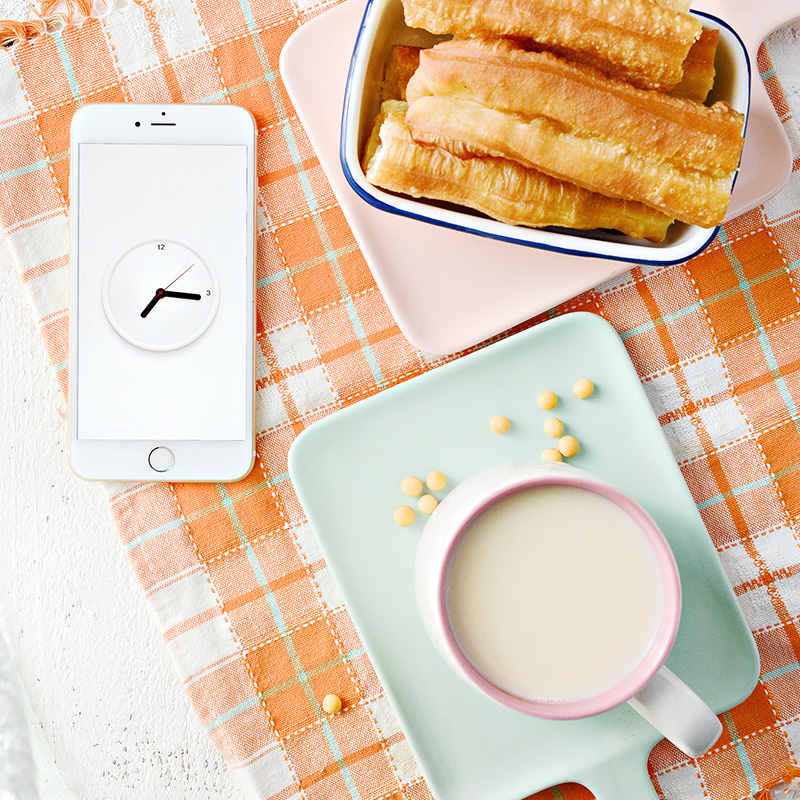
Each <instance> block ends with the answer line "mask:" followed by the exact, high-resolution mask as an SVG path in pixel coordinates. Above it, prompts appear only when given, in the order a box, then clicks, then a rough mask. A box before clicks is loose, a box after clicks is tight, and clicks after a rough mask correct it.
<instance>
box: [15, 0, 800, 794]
mask: <svg viewBox="0 0 800 800" xmlns="http://www.w3.org/2000/svg"><path fill="white" fill-rule="evenodd" d="M322 11H324V6H323V5H317V4H315V3H314V2H313V0H310V2H309V3H308V4H304V1H303V0H240V3H218V2H216V1H215V0H137V2H135V3H134V4H132V5H130V6H129V7H128V8H126V9H124V10H114V11H112V12H110V13H108V14H107V15H105V16H103V17H100V18H96V19H94V18H92V19H88V20H86V21H85V22H84V23H83V24H81V25H80V26H77V27H76V26H67V27H66V28H64V29H63V30H62V31H60V32H56V33H53V34H46V35H38V36H37V35H36V33H37V32H38V30H39V28H37V27H36V26H29V27H28V28H23V31H24V30H29V31H33V34H32V38H30V39H29V40H26V39H27V36H26V35H21V36H20V41H18V42H17V43H16V44H15V45H14V46H12V47H9V48H7V52H4V53H0V226H2V234H3V239H4V242H5V246H7V247H9V248H10V251H11V254H12V257H13V259H14V261H15V263H16V265H17V266H18V268H19V274H20V277H21V279H22V281H23V283H24V284H25V286H26V287H27V289H28V292H29V294H30V299H31V305H32V308H33V310H34V314H35V316H36V318H37V320H38V323H39V327H40V329H41V333H42V336H43V340H44V344H45V347H46V350H47V352H48V354H49V358H50V361H51V363H52V366H53V372H54V375H55V377H56V379H57V380H58V381H59V383H60V385H61V387H62V390H63V391H64V392H66V385H67V381H66V376H67V370H68V361H67V315H68V310H67V292H68V279H67V271H68V267H67V264H68V236H67V230H68V226H67V214H68V206H69V197H68V190H69V187H68V163H69V161H68V147H69V122H70V119H71V117H72V114H73V112H74V111H75V109H76V108H78V107H79V106H80V105H82V104H83V103H89V102H109V101H137V102H149V101H158V102H206V103H208V102H212V103H213V102H219V103H237V104H241V105H243V106H245V107H246V108H248V109H249V110H250V111H251V112H252V113H253V114H254V116H255V118H256V120H257V124H258V133H259V147H258V214H259V216H258V276H257V277H258V289H257V313H258V324H257V337H258V348H257V350H258V357H257V429H258V438H257V452H258V457H257V462H256V466H255V468H254V469H253V471H252V473H251V474H250V475H249V476H248V477H247V478H246V479H244V480H242V481H241V482H238V483H234V484H216V485H214V484H201V485H194V484H192V485H170V484H163V483H145V484H138V485H110V486H107V490H108V493H109V502H110V505H111V509H112V512H113V515H114V518H115V520H116V523H117V525H118V528H119V533H120V537H121V540H122V545H123V547H124V548H125V550H126V552H127V554H128V556H129V558H130V563H131V566H132V568H133V570H134V572H135V574H136V576H137V577H138V580H139V582H140V583H141V587H142V590H143V591H144V593H145V594H146V596H147V599H148V601H149V603H150V605H151V607H152V609H153V611H154V613H155V616H156V618H157V620H158V623H159V625H160V628H161V631H162V632H163V637H164V642H165V645H166V647H167V649H168V650H169V652H170V653H171V655H172V656H173V658H174V662H175V665H176V668H177V671H178V673H179V675H180V677H181V678H182V680H183V682H184V685H185V688H186V691H187V692H188V694H189V696H190V698H191V700H192V702H193V704H194V707H195V709H196V711H197V716H198V719H199V724H200V725H202V726H203V728H204V729H205V730H206V731H207V732H208V735H209V736H210V737H211V738H212V739H213V741H214V743H215V744H216V745H217V747H218V748H219V750H220V751H221V752H222V754H223V755H224V757H225V759H226V760H227V762H228V764H229V765H230V767H231V769H232V770H233V771H234V773H235V774H236V776H237V777H238V778H239V783H240V785H241V787H242V789H243V792H244V795H245V796H246V797H248V798H261V799H262V800H266V799H267V798H273V799H274V800H279V799H280V800H290V798H300V797H302V798H307V800H336V799H337V798H351V799H352V798H358V800H378V799H379V798H380V799H382V800H388V798H398V799H399V798H405V800H423V798H429V797H430V792H429V791H428V789H427V787H426V785H425V782H424V780H423V779H422V777H421V775H420V774H419V770H418V768H417V766H416V764H415V762H414V759H413V757H412V756H411V754H410V752H409V748H408V745H407V742H406V740H405V739H404V736H403V732H402V731H401V730H400V728H399V726H398V723H397V721H396V719H395V717H394V715H393V712H392V710H391V708H390V707H389V705H388V703H387V700H386V698H385V696H384V694H383V692H382V688H381V685H380V683H379V681H378V679H377V677H376V675H375V673H374V671H373V668H372V666H371V663H370V659H369V655H368V654H367V653H366V652H365V650H364V647H363V646H362V644H361V642H360V640H359V636H358V633H357V632H356V630H355V629H354V627H353V625H352V623H351V620H350V618H349V616H348V611H347V608H346V607H345V605H344V603H343V601H342V599H341V595H340V593H339V590H338V588H337V584H336V582H335V580H334V577H333V576H332V575H331V574H330V571H329V569H328V567H327V565H326V563H325V561H324V559H323V557H322V554H321V552H320V549H319V546H318V544H317V542H316V540H315V538H314V533H313V531H312V530H311V529H310V528H309V525H308V523H307V521H306V519H305V517H304V514H303V509H302V508H301V507H300V505H299V504H298V501H297V497H296V495H295V493H294V490H293V487H292V484H291V482H290V480H289V478H288V474H287V452H288V450H289V446H290V445H291V443H292V441H293V440H294V439H295V437H296V436H297V435H298V433H299V432H300V431H301V430H303V429H304V428H305V427H307V426H308V425H310V424H312V423H313V422H314V421H315V420H317V419H320V418H321V417H324V416H326V415H327V414H330V413H332V412H335V411H336V410H337V409H340V408H342V407H343V406H347V405H349V404H352V403H355V402H357V401H359V400H360V399H362V398H365V397H368V396H370V395H373V394H375V393H377V392H380V391H382V390H384V389H386V388H388V387H391V386H392V385H394V384H395V383H398V382H400V381H404V380H407V379H409V378H413V377H414V376H415V375H417V374H419V373H422V372H425V371H428V370H430V369H433V368H436V367H437V366H439V365H440V364H441V363H443V362H444V361H447V360H448V359H449V358H454V357H457V355H458V354H456V355H454V356H448V357H432V356H430V355H429V354H425V353H422V352H420V351H418V350H417V349H416V348H415V347H414V346H412V345H411V344H410V343H409V342H408V341H407V340H406V339H405V338H404V336H403V335H402V333H401V331H400V330H399V329H398V327H397V325H396V323H395V321H394V320H393V319H392V317H391V315H390V313H389V312H388V310H387V307H386V305H385V304H384V301H383V299H382V297H381V294H380V292H379V291H378V289H377V288H376V285H375V283H374V281H373V278H372V276H371V274H370V271H369V269H368V268H367V266H366V265H365V263H364V260H363V258H362V256H361V254H360V252H359V248H358V246H357V244H356V242H355V241H354V239H353V236H352V233H351V232H350V230H349V228H348V226H347V224H346V222H345V220H344V218H343V216H342V212H341V210H340V208H339V206H338V204H337V202H336V199H335V198H334V196H333V195H332V192H331V189H330V187H329V185H328V182H327V180H326V178H325V175H324V174H323V173H322V171H321V169H320V166H319V163H318V161H317V159H316V157H315V154H314V152H313V151H312V148H311V147H310V145H309V142H308V140H307V138H306V135H305V133H304V131H303V129H302V127H301V125H300V124H299V122H298V120H297V117H296V115H295V113H294V110H293V108H292V105H291V102H290V100H289V98H288V96H287V94H286V91H285V89H284V87H283V84H282V82H281V78H280V75H279V73H278V56H279V53H280V50H281V48H282V46H283V44H284V43H285V42H286V40H287V38H288V37H289V36H290V35H291V34H292V33H293V32H294V31H295V30H297V28H298V27H299V26H300V25H302V24H303V23H304V22H305V21H307V20H308V19H310V18H311V17H314V16H316V15H318V14H319V13H321V12H322ZM0 29H2V24H0ZM15 30H17V31H19V30H20V27H19V26H17V28H16V29H15ZM11 38H12V39H13V38H14V37H13V36H12V37H11ZM799 52H800V44H798V42H797V41H795V39H794V36H793V35H792V34H791V32H789V33H784V34H782V35H780V36H778V37H773V38H772V39H771V40H770V45H769V48H768V49H764V48H762V51H761V54H760V61H759V69H760V72H761V76H762V78H763V79H764V80H765V81H766V83H767V86H768V88H769V91H770V93H771V96H772V99H773V102H774V103H775V105H776V108H777V111H778V113H779V115H780V116H781V118H782V120H783V122H784V124H785V127H786V130H787V132H788V133H789V135H790V138H791V140H792V144H793V147H794V152H795V156H796V157H797V156H800V136H798V128H797V125H796V123H795V122H794V120H793V119H792V115H791V113H790V109H789V105H788V104H787V101H786V98H785V96H784V94H783V93H782V91H781V87H780V83H779V79H778V76H777V75H776V72H775V69H774V68H773V65H772V62H771V60H770V58H771V55H770V54H772V57H773V58H776V59H777V57H778V56H780V57H781V58H782V59H783V62H784V63H787V64H789V63H791V60H792V59H796V58H797V55H798V53H799ZM320 68H321V69H322V68H324V65H320ZM799 282H800V169H798V164H797V162H796V163H795V172H794V173H793V175H792V176H791V178H790V180H789V182H788V185H787V186H786V188H785V189H784V190H783V191H782V192H781V193H780V194H779V195H778V196H777V197H775V198H774V199H772V200H770V201H769V202H768V203H766V205H764V206H763V207H761V208H759V209H756V210H754V211H752V212H749V213H748V214H746V215H744V216H743V217H740V218H738V219H736V220H734V221H733V222H731V223H730V224H727V225H726V226H725V227H724V229H723V230H721V231H720V233H719V236H718V237H717V239H716V240H715V241H714V242H713V244H712V245H711V246H710V247H709V248H708V249H707V250H706V251H705V252H704V253H702V254H701V255H699V256H698V257H696V258H694V259H693V260H691V261H689V262H688V263H685V264H679V265H676V266H667V267H652V268H650V267H648V268H645V267H635V268H633V269H632V270H630V271H629V272H627V273H625V274H624V275H622V276H620V277H619V278H617V279H615V280H613V281H611V282H609V283H606V284H605V285H602V286H598V287H596V288H595V289H594V290H592V291H589V292H587V293H585V294H583V295H581V296H580V297H577V298H575V299H574V300H572V301H571V302H569V303H567V304H565V305H564V306H562V307H559V308H557V309H554V310H553V311H552V312H551V313H550V314H549V315H545V316H552V315H557V314H564V313H568V312H571V311H576V310H583V311H591V312H593V313H596V314H600V315H602V316H603V317H605V318H606V319H607V320H609V321H610V322H611V323H612V325H613V326H614V327H615V329H616V330H617V331H618V333H619V335H620V336H621V337H622V339H623V341H624V343H625V345H626V347H627V349H628V352H629V353H630V356H631V359H632V361H633V363H634V364H635V366H636V368H637V370H638V373H639V375H640V378H641V381H642V383H643V385H644V387H645V388H646V390H647V393H648V396H649V398H650V401H651V403H652V405H653V408H654V410H655V413H656V414H657V415H658V418H659V420H660V422H661V424H662V426H663V430H664V432H665V434H666V436H667V437H668V439H669V442H670V444H671V446H672V449H673V451H674V454H675V458H676V460H677V462H678V463H679V465H680V467H681V469H682V471H683V474H684V476H685V479H686V481H687V483H688V485H689V487H690V489H691V492H692V494H693V497H694V500H695V502H696V504H697V507H698V509H699V511H700V513H701V515H702V517H703V519H704V521H705V523H706V525H707V527H708V533H709V536H710V537H711V539H712V541H713V542H714V545H715V546H716V548H717V550H718V553H719V557H720V559H721V560H722V562H723V564H724V566H725V569H726V571H727V575H728V577H729V579H730V581H731V584H732V585H733V587H734V590H735V593H736V596H737V597H738V598H739V601H740V603H741V606H742V608H743V610H744V613H745V615H746V618H747V620H748V621H749V624H750V625H751V627H752V630H753V635H754V637H755V640H756V642H757V645H758V649H759V652H760V656H761V661H762V674H761V678H760V681H759V683H758V686H757V687H756V689H755V691H754V692H753V694H752V695H751V696H750V697H749V698H748V699H747V700H746V701H745V702H744V703H742V704H741V705H740V706H738V707H737V708H734V709H732V710H731V711H729V712H727V713H725V714H723V715H722V719H723V723H724V729H725V732H724V735H723V737H722V739H721V740H720V742H719V743H718V744H717V746H716V747H714V749H713V750H712V751H711V752H710V753H708V754H707V755H705V756H704V757H703V758H700V759H687V758H686V757H685V756H683V755H682V754H681V753H679V752H678V751H677V750H676V749H675V748H674V747H672V746H671V745H669V744H667V743H664V742H662V743H661V744H660V745H658V746H657V747H656V748H655V750H654V751H653V753H652V755H651V758H650V764H649V768H650V771H651V776H652V779H653V782H654V785H655V786H656V789H657V791H658V793H659V795H660V796H661V797H663V798H665V800H698V799H699V798H704V797H711V798H713V799H714V800H738V799H739V798H750V797H762V796H766V795H764V792H765V791H766V788H767V787H769V786H771V785H774V784H775V783H777V782H778V781H779V780H781V779H782V778H791V777H792V775H793V774H794V769H795V765H796V764H797V763H798V751H797V748H798V747H799V746H800V663H799V662H800V631H799V630H798V626H797V620H798V618H799V617H800V549H799V548H798V537H799V536H800V529H799V527H798V516H799V515H800V464H799V462H800V458H799V457H798V454H800V408H799V406H800V297H798V283H799ZM542 318H544V317H542ZM542 318H539V319H537V320H533V321H532V323H529V324H535V323H536V322H538V321H541V319H542ZM6 379H10V380H13V376H6ZM328 693H336V694H338V695H339V696H340V697H341V698H342V699H343V701H344V706H343V709H342V710H341V711H340V712H339V713H337V714H333V715H329V714H325V713H324V712H323V710H322V708H321V700H322V698H323V697H324V696H325V695H326V694H328ZM536 797H537V798H540V800H549V799H550V798H559V799H560V800H584V799H585V798H588V797H590V794H589V793H588V792H587V791H586V790H585V789H584V788H583V787H580V786H575V785H568V786H562V787H555V788H553V789H551V790H547V791H545V792H541V793H540V794H539V795H537V796H536Z"/></svg>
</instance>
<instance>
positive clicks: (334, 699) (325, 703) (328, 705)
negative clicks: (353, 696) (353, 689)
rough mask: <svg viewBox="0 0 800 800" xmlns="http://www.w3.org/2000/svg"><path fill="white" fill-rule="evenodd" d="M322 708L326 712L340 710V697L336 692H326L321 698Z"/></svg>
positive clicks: (334, 712) (332, 712) (330, 712)
mask: <svg viewBox="0 0 800 800" xmlns="http://www.w3.org/2000/svg"><path fill="white" fill-rule="evenodd" d="M322 710H323V711H324V712H325V713H326V714H336V713H337V712H338V711H341V710H342V698H341V697H339V695H336V694H326V695H325V697H324V698H323V700H322Z"/></svg>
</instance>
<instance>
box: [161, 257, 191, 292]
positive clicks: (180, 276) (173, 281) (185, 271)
mask: <svg viewBox="0 0 800 800" xmlns="http://www.w3.org/2000/svg"><path fill="white" fill-rule="evenodd" d="M193 266H194V262H193V263H191V264H189V266H188V267H186V269H185V270H184V271H183V272H181V274H180V275H178V277H177V278H173V279H172V280H171V281H170V282H169V283H168V284H167V285H166V286H165V287H164V289H165V290H166V289H169V287H170V286H172V284H173V283H175V281H177V280H178V278H182V277H183V276H184V275H185V274H186V273H187V272H188V271H189V270H190V269H191V268H192V267H193Z"/></svg>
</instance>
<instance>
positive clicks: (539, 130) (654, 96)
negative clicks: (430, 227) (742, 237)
mask: <svg viewBox="0 0 800 800" xmlns="http://www.w3.org/2000/svg"><path fill="white" fill-rule="evenodd" d="M407 95H408V100H409V104H410V107H409V111H408V114H407V123H408V125H409V128H410V130H411V133H412V135H413V136H414V138H415V139H417V140H418V141H421V142H423V143H428V144H437V145H439V146H443V147H448V148H451V149H453V151H454V152H456V153H457V154H459V155H465V154H466V153H468V152H471V153H473V154H477V155H495V156H501V157H504V158H512V159H516V160H518V161H519V162H520V163H522V164H524V165H526V166H528V167H533V168H535V169H540V170H542V171H544V172H547V173H548V174H551V175H553V176H555V177H558V178H560V179H564V180H569V181H572V182H574V183H577V184H578V185H580V186H584V187H586V188H588V189H590V190H592V191H595V192H601V193H603V194H607V195H609V196H612V197H623V198H626V199H629V200H636V201H639V202H644V203H647V204H649V205H652V206H654V207H655V208H660V209H662V210H663V211H665V213H667V214H668V215H670V216H674V217H676V218H677V219H680V220H683V221H685V222H688V223H690V224H695V225H701V226H704V227H713V226H714V225H717V224H719V223H720V222H721V221H722V218H723V217H724V214H725V210H726V208H727V204H728V202H729V200H730V186H731V181H732V176H733V173H734V172H735V170H736V168H737V165H738V161H739V157H740V154H741V147H742V138H741V131H742V126H743V122H744V120H743V117H742V115H741V114H739V113H738V112H736V111H734V110H733V109H731V108H730V107H729V106H728V105H727V104H724V103H716V104H714V106H712V107H711V108H708V107H706V106H703V105H701V104H699V103H696V102H693V101H691V100H686V99H683V98H675V97H670V96H668V95H665V94H662V93H659V92H653V91H646V90H640V89H635V88H633V87H631V86H630V85H629V84H626V83H624V82H622V81H616V80H612V79H609V78H608V77H607V76H605V75H603V74H602V73H600V72H598V71H597V70H594V69H591V68H589V67H585V66H582V65H577V64H573V63H570V62H567V61H565V60H564V59H561V58H558V57H556V56H553V55H552V54H550V53H530V52H527V51H524V50H522V49H521V48H519V47H518V46H515V45H513V44H510V43H508V42H507V41H503V42H493V43H491V42H482V41H478V40H463V41H458V42H455V41H454V42H444V43H442V44H440V45H437V46H436V47H434V48H432V49H430V50H425V51H423V53H422V54H421V58H420V67H419V69H418V70H417V72H416V73H415V75H414V77H413V78H412V80H411V81H410V82H409V85H408V88H407ZM434 101H436V102H434Z"/></svg>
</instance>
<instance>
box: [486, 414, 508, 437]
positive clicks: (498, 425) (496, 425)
mask: <svg viewBox="0 0 800 800" xmlns="http://www.w3.org/2000/svg"><path fill="white" fill-rule="evenodd" d="M510 427H511V420H510V419H509V418H508V417H504V416H503V415H502V414H497V415H496V416H494V417H492V418H491V419H490V420H489V428H491V430H492V432H493V433H505V432H506V431H507V430H508V429H509V428H510Z"/></svg>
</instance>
